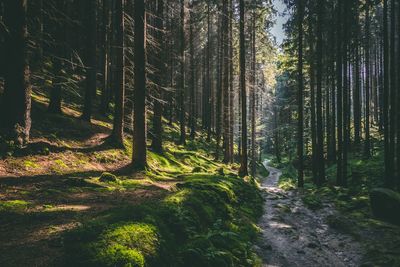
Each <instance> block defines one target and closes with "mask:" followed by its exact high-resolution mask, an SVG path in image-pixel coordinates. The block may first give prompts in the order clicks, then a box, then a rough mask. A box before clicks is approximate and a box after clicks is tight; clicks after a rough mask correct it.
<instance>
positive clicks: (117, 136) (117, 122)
mask: <svg viewBox="0 0 400 267" xmlns="http://www.w3.org/2000/svg"><path fill="white" fill-rule="evenodd" d="M115 12H116V47H115V57H116V66H115V68H116V70H115V73H114V75H115V77H114V80H115V87H116V88H115V112H114V124H113V132H112V136H111V137H112V139H113V141H114V142H116V144H117V145H118V146H124V106H125V105H124V103H125V72H124V0H117V1H116V6H115Z"/></svg>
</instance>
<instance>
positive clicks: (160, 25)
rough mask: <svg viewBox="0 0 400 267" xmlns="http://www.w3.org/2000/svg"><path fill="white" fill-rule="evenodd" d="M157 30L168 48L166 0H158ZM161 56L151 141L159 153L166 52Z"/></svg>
mask: <svg viewBox="0 0 400 267" xmlns="http://www.w3.org/2000/svg"><path fill="white" fill-rule="evenodd" d="M155 20H156V21H155V27H156V29H157V32H156V42H157V43H158V44H159V45H160V47H161V49H163V50H164V49H166V46H165V43H164V22H163V20H164V0H157V17H156V18H155ZM160 54H161V55H160V57H159V58H156V61H157V67H156V75H155V79H156V81H155V82H156V86H157V87H158V88H157V89H156V90H155V95H156V99H154V115H153V138H152V143H151V148H152V149H153V151H155V152H157V153H162V152H163V147H162V144H163V126H162V113H163V104H162V90H163V89H162V88H163V87H164V80H165V79H164V75H165V73H166V69H165V67H164V66H165V61H166V57H165V52H164V51H160Z"/></svg>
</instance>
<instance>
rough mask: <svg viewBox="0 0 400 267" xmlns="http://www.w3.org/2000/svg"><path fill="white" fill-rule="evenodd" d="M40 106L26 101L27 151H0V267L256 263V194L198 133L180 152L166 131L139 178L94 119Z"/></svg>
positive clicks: (127, 153) (42, 98)
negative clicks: (29, 109)
mask: <svg viewBox="0 0 400 267" xmlns="http://www.w3.org/2000/svg"><path fill="white" fill-rule="evenodd" d="M47 105H48V96H47V95H46V94H43V93H41V92H35V93H34V95H33V107H32V130H31V142H30V144H29V145H28V146H27V147H25V148H23V149H15V148H13V147H12V144H8V145H9V147H6V149H7V151H9V152H8V153H3V152H4V150H3V149H4V146H1V144H0V149H1V153H0V240H1V241H0V266H2V267H3V266H4V267H8V266H12V267H15V266H85V267H88V266H96V267H98V266H125V264H127V263H129V264H132V266H157V267H158V266H188V262H193V263H196V264H197V265H196V264H195V265H192V266H199V267H200V266H201V267H202V266H225V265H224V264H228V262H229V263H232V262H234V263H235V265H241V264H243V263H244V262H246V264H250V263H251V262H256V261H257V260H258V258H257V256H256V254H255V253H254V251H253V248H252V245H251V244H252V243H253V242H254V241H255V239H256V237H257V227H256V221H257V218H259V216H261V214H262V213H261V212H262V202H263V201H262V197H261V194H260V192H259V190H258V188H257V185H256V183H255V182H254V180H253V179H251V178H250V177H248V179H241V178H239V177H237V175H236V174H235V173H237V168H238V166H237V165H235V164H233V165H225V164H222V163H221V162H219V161H216V160H215V159H214V156H213V155H212V154H211V153H210V152H211V151H214V149H213V146H214V143H213V142H208V141H207V140H206V138H205V137H204V136H202V135H201V133H199V135H198V136H197V138H196V140H188V142H187V144H186V146H179V145H176V140H178V139H179V127H178V126H177V125H175V124H173V125H165V126H166V127H165V129H164V133H165V137H166V138H165V143H164V149H165V150H164V153H163V154H156V153H154V152H152V151H151V150H149V151H148V164H149V167H148V169H147V171H144V172H133V171H132V170H130V169H129V164H130V162H131V154H132V145H131V144H132V139H131V137H130V136H129V135H127V142H126V144H125V148H124V149H121V148H115V147H114V146H113V144H112V143H110V142H109V141H108V140H107V137H108V136H109V134H110V133H111V128H112V127H111V126H112V125H111V122H112V120H111V119H110V118H107V117H102V116H100V115H98V114H95V117H94V119H93V120H92V123H87V122H84V121H82V120H80V119H79V115H80V113H79V106H78V105H64V107H63V114H62V115H52V114H49V113H47V112H46V107H47ZM0 141H1V139H0ZM3 145H4V144H3ZM102 177H108V178H111V180H102ZM252 265H253V264H252Z"/></svg>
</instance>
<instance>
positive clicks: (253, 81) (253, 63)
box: [250, 10, 256, 176]
mask: <svg viewBox="0 0 400 267" xmlns="http://www.w3.org/2000/svg"><path fill="white" fill-rule="evenodd" d="M251 30H252V34H251V39H252V40H251V100H250V102H251V104H250V108H251V175H252V176H255V174H256V14H255V11H254V10H253V14H252V26H251Z"/></svg>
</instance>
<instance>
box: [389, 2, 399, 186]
mask: <svg viewBox="0 0 400 267" xmlns="http://www.w3.org/2000/svg"><path fill="white" fill-rule="evenodd" d="M396 2H398V1H396V0H391V6H390V45H389V47H390V56H389V58H390V67H389V69H390V74H389V75H390V86H389V88H390V92H389V95H390V96H389V97H390V104H389V105H390V108H389V114H390V115H389V142H390V145H389V161H390V165H391V166H392V167H391V169H392V171H391V174H390V178H389V179H390V181H389V186H390V188H394V185H395V172H396V161H395V148H396V124H397V120H396V119H397V118H396V100H397V99H396V93H397V90H398V88H397V84H396V82H397V80H396V68H397V64H398V63H397V62H396V34H395V33H396V12H395V10H396Z"/></svg>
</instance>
